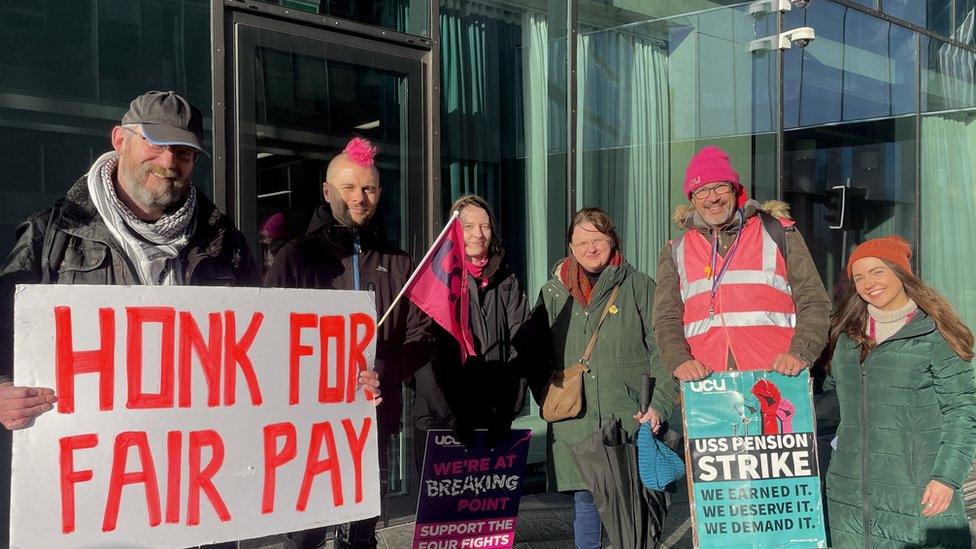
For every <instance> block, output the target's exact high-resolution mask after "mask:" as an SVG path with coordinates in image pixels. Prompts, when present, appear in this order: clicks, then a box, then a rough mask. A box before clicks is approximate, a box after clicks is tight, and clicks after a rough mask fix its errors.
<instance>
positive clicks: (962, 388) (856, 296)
mask: <svg viewBox="0 0 976 549" xmlns="http://www.w3.org/2000/svg"><path fill="white" fill-rule="evenodd" d="M911 258H912V250H911V247H910V246H909V244H908V242H906V241H905V240H903V239H902V238H900V237H897V236H886V237H882V238H875V239H872V240H868V241H867V242H864V243H863V244H861V245H860V246H858V247H857V248H856V249H855V250H854V253H852V254H851V258H850V260H849V261H848V263H847V275H848V276H849V277H850V278H851V281H852V282H853V284H852V285H851V287H850V288H849V289H848V290H847V292H846V294H845V295H844V297H843V299H842V301H841V302H840V303H839V305H838V307H837V312H836V313H835V314H834V319H833V324H832V325H831V330H830V348H831V350H832V351H833V352H832V356H831V360H830V367H829V374H830V375H829V376H828V377H827V380H826V381H825V385H826V386H828V387H829V386H831V385H832V386H834V387H835V389H836V392H837V399H838V402H839V403H840V425H839V426H838V427H837V439H836V449H835V451H834V452H833V453H832V455H831V459H830V468H829V470H828V472H827V509H828V516H829V517H830V537H831V541H832V545H833V547H970V546H971V543H972V539H971V536H970V532H969V523H968V520H967V518H966V506H965V501H964V497H963V490H962V485H963V482H965V481H966V479H967V477H968V476H969V471H970V469H971V467H972V463H973V457H974V456H976V376H974V370H973V364H972V359H973V333H972V332H971V331H970V330H969V328H968V327H967V326H966V324H965V323H964V322H963V321H962V319H960V318H959V315H958V314H956V312H955V311H954V310H953V308H952V305H950V304H949V302H948V301H947V300H946V299H945V298H944V297H943V296H942V295H940V294H939V292H937V291H936V290H935V289H933V288H932V287H930V286H929V285H927V284H926V283H925V282H924V281H922V280H921V279H919V278H918V277H917V276H915V274H914V272H912V263H911ZM866 524H867V525H870V528H865V527H864V525H866Z"/></svg>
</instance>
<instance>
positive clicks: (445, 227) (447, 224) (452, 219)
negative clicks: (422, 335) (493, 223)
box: [376, 210, 461, 328]
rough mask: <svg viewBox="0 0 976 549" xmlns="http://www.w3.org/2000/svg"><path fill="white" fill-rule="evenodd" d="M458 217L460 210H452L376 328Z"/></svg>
mask: <svg viewBox="0 0 976 549" xmlns="http://www.w3.org/2000/svg"><path fill="white" fill-rule="evenodd" d="M459 215H461V210H454V213H452V214H451V218H450V219H448V220H447V223H445V224H444V228H443V229H441V234H439V235H437V238H435V239H434V243H433V244H431V245H430V249H428V250H427V253H426V254H424V258H423V259H421V260H420V263H417V268H416V269H414V270H413V273H411V274H410V278H408V279H407V282H406V283H405V284H404V285H403V287H402V288H400V293H398V294H397V296H396V297H395V298H393V303H390V306H389V307H388V308H387V309H386V312H385V313H383V318H381V319H380V321H379V322H377V323H376V327H377V328H379V327H380V326H382V325H383V321H385V320H386V317H388V316H390V313H391V312H392V311H393V307H396V304H397V303H398V302H399V301H400V298H401V297H403V294H405V293H406V292H407V288H409V287H410V283H411V282H413V279H414V278H417V273H419V272H420V268H421V267H423V266H424V264H425V263H426V262H427V259H428V258H429V257H430V255H431V254H432V253H434V250H435V249H437V245H438V244H440V242H441V240H444V235H446V234H447V229H448V228H450V226H451V223H452V222H453V221H454V220H455V219H456V218H457V217H458V216H459Z"/></svg>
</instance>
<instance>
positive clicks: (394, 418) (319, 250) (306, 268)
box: [264, 206, 431, 436]
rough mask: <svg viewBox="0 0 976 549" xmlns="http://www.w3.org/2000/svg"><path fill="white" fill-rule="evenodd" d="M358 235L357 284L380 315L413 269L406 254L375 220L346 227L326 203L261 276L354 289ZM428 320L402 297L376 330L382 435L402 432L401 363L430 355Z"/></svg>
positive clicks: (286, 284)
mask: <svg viewBox="0 0 976 549" xmlns="http://www.w3.org/2000/svg"><path fill="white" fill-rule="evenodd" d="M373 219H374V220H375V219H376V218H375V217H374V218H373ZM357 237H358V238H359V243H360V248H361V251H360V254H359V272H360V289H362V290H368V291H371V292H373V295H374V298H375V303H376V311H377V314H378V315H382V314H383V313H384V312H386V309H387V308H388V307H389V306H390V304H391V303H392V302H393V298H395V297H396V295H397V293H399V292H400V288H402V287H403V285H404V283H406V281H407V278H409V277H410V273H411V272H412V271H413V262H412V261H411V259H410V256H409V255H407V252H405V251H403V250H401V249H399V248H397V247H396V246H395V245H393V244H392V243H390V242H389V241H387V240H386V235H385V234H384V232H383V228H382V227H381V226H380V225H379V224H378V222H375V221H374V222H372V223H370V224H369V225H367V226H366V227H362V228H351V227H346V226H344V225H341V224H339V223H338V222H337V221H336V219H335V217H333V215H332V210H331V209H330V208H329V207H327V206H320V207H319V208H318V210H316V211H315V214H314V215H313V217H312V221H311V223H310V224H309V227H308V233H307V234H306V235H305V236H304V237H302V238H299V239H297V240H293V241H292V242H290V243H288V244H286V245H285V246H284V247H283V248H281V250H280V251H279V252H278V255H276V256H275V260H274V263H273V264H272V265H271V269H269V270H268V272H267V274H266V275H265V279H264V284H265V286H267V287H270V288H318V289H326V290H352V289H354V284H353V262H354V261H355V259H354V255H353V243H354V241H355V239H356V238H357ZM428 325H429V319H428V317H427V316H426V315H423V314H422V313H420V312H419V311H418V310H417V309H416V307H414V306H413V305H412V304H410V302H409V301H407V300H405V299H404V300H401V301H400V304H399V305H397V307H396V309H394V310H393V312H392V313H391V314H390V317H389V318H388V319H387V320H386V321H385V322H384V323H383V325H382V326H380V327H379V329H378V337H377V342H376V361H375V364H374V370H375V371H376V373H377V374H379V376H380V384H381V387H380V390H381V392H382V395H383V401H382V402H381V403H380V405H379V408H378V409H377V415H378V421H379V431H380V434H381V435H385V436H388V435H391V434H393V433H398V432H400V415H401V409H402V407H403V391H402V387H401V383H402V381H403V377H404V375H403V372H404V368H405V367H406V368H411V369H416V367H417V366H413V365H414V364H423V363H424V362H425V361H426V360H427V359H428V358H429V357H430V353H431V350H430V344H429V339H428V337H427V336H426V333H425V331H426V329H427V327H428Z"/></svg>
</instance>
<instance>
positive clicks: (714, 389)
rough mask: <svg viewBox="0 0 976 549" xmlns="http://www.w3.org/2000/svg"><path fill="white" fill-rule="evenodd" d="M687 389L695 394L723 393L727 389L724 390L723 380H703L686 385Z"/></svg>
mask: <svg viewBox="0 0 976 549" xmlns="http://www.w3.org/2000/svg"><path fill="white" fill-rule="evenodd" d="M688 388H689V389H691V390H692V391H694V392H696V393H724V392H727V391H728V389H726V388H725V380H724V379H703V380H701V381H692V382H690V383H689V384H688Z"/></svg>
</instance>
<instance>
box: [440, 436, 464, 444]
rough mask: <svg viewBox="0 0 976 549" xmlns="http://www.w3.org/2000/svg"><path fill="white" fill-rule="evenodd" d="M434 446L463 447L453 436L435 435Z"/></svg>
mask: <svg viewBox="0 0 976 549" xmlns="http://www.w3.org/2000/svg"><path fill="white" fill-rule="evenodd" d="M434 444H436V445H438V446H460V445H461V443H460V442H458V441H457V440H456V439H455V438H454V437H453V436H451V435H435V436H434Z"/></svg>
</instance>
